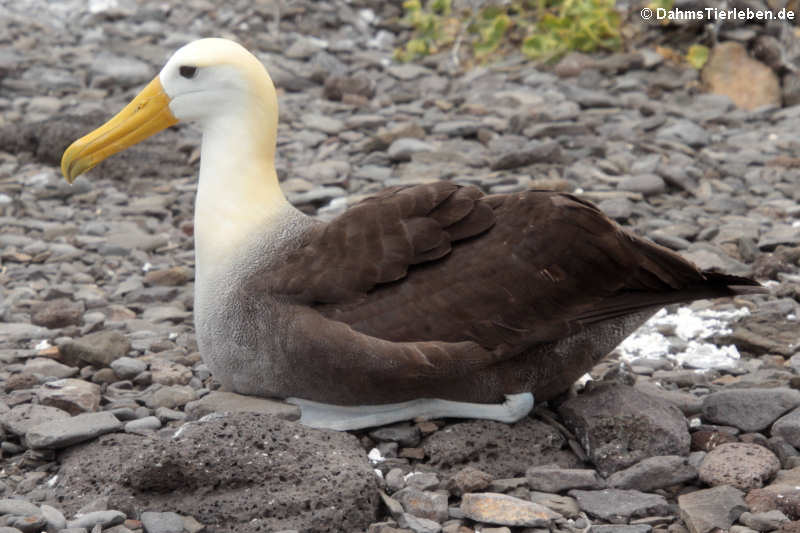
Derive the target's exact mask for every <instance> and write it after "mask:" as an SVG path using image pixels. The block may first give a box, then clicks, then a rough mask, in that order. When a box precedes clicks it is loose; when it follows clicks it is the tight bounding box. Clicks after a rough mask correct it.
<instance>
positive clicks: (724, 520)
mask: <svg viewBox="0 0 800 533" xmlns="http://www.w3.org/2000/svg"><path fill="white" fill-rule="evenodd" d="M678 507H679V508H680V512H681V519H682V520H683V521H684V522H685V523H686V526H687V527H688V528H689V531H690V533H708V532H709V531H711V530H713V529H717V528H718V529H722V530H727V529H729V528H730V527H731V525H733V523H734V522H736V520H737V519H738V518H739V515H741V514H742V513H743V512H745V511H747V504H745V502H744V499H743V498H742V493H741V492H740V491H738V490H736V489H735V488H733V487H730V486H728V485H721V486H719V487H714V488H712V489H705V490H697V491H694V492H690V493H688V494H681V495H680V496H678Z"/></svg>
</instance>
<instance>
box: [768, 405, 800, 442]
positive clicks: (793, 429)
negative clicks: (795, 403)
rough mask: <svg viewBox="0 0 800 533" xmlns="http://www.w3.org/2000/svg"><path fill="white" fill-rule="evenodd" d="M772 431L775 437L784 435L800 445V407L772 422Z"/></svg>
mask: <svg viewBox="0 0 800 533" xmlns="http://www.w3.org/2000/svg"><path fill="white" fill-rule="evenodd" d="M770 433H771V435H772V436H773V437H782V438H783V439H784V440H785V441H786V442H788V443H789V444H791V445H792V446H794V447H795V448H797V447H798V446H800V409H795V410H794V411H791V412H790V413H788V414H786V415H783V416H782V417H780V418H779V419H778V420H776V421H775V423H774V424H772V429H771V430H770Z"/></svg>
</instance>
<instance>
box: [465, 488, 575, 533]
mask: <svg viewBox="0 0 800 533" xmlns="http://www.w3.org/2000/svg"><path fill="white" fill-rule="evenodd" d="M460 509H461V511H462V512H463V513H464V515H465V516H466V517H467V518H469V519H470V520H475V521H476V522H485V523H487V524H499V525H502V526H520V527H541V526H544V527H548V526H549V525H550V524H551V522H552V521H553V520H557V519H559V518H562V516H561V515H560V514H558V513H556V512H554V511H551V510H550V509H548V508H547V507H545V506H543V505H539V504H537V503H533V502H528V501H525V500H521V499H519V498H514V497H513V496H508V495H506V494H495V493H491V492H475V493H470V494H465V495H464V497H463V498H462V499H461V507H460Z"/></svg>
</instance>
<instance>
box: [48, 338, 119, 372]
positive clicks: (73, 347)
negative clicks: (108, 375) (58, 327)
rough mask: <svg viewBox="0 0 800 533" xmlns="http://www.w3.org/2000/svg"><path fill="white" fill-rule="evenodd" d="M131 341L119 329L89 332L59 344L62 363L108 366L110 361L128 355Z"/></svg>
mask: <svg viewBox="0 0 800 533" xmlns="http://www.w3.org/2000/svg"><path fill="white" fill-rule="evenodd" d="M130 349H131V342H130V341H129V340H128V339H127V337H125V335H123V334H122V333H120V332H119V331H113V330H105V331H98V332H97V333H90V334H89V335H86V336H85V337H81V338H80V339H75V340H71V341H68V342H66V343H64V344H63V345H61V346H60V350H61V355H62V357H63V359H64V363H65V364H67V365H69V366H83V365H87V364H89V365H94V366H96V367H98V368H102V367H104V366H108V365H110V364H111V361H113V360H114V359H117V358H119V357H122V356H124V355H128V350H130Z"/></svg>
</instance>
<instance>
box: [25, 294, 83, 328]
mask: <svg viewBox="0 0 800 533" xmlns="http://www.w3.org/2000/svg"><path fill="white" fill-rule="evenodd" d="M83 312H84V306H83V304H82V303H78V302H72V301H70V300H66V299H58V300H52V301H49V302H45V303H44V304H42V305H40V306H38V307H37V308H36V309H35V310H34V311H33V312H32V313H31V324H36V325H37V326H44V327H46V328H51V329H57V328H65V327H67V326H79V325H80V324H81V322H83Z"/></svg>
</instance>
